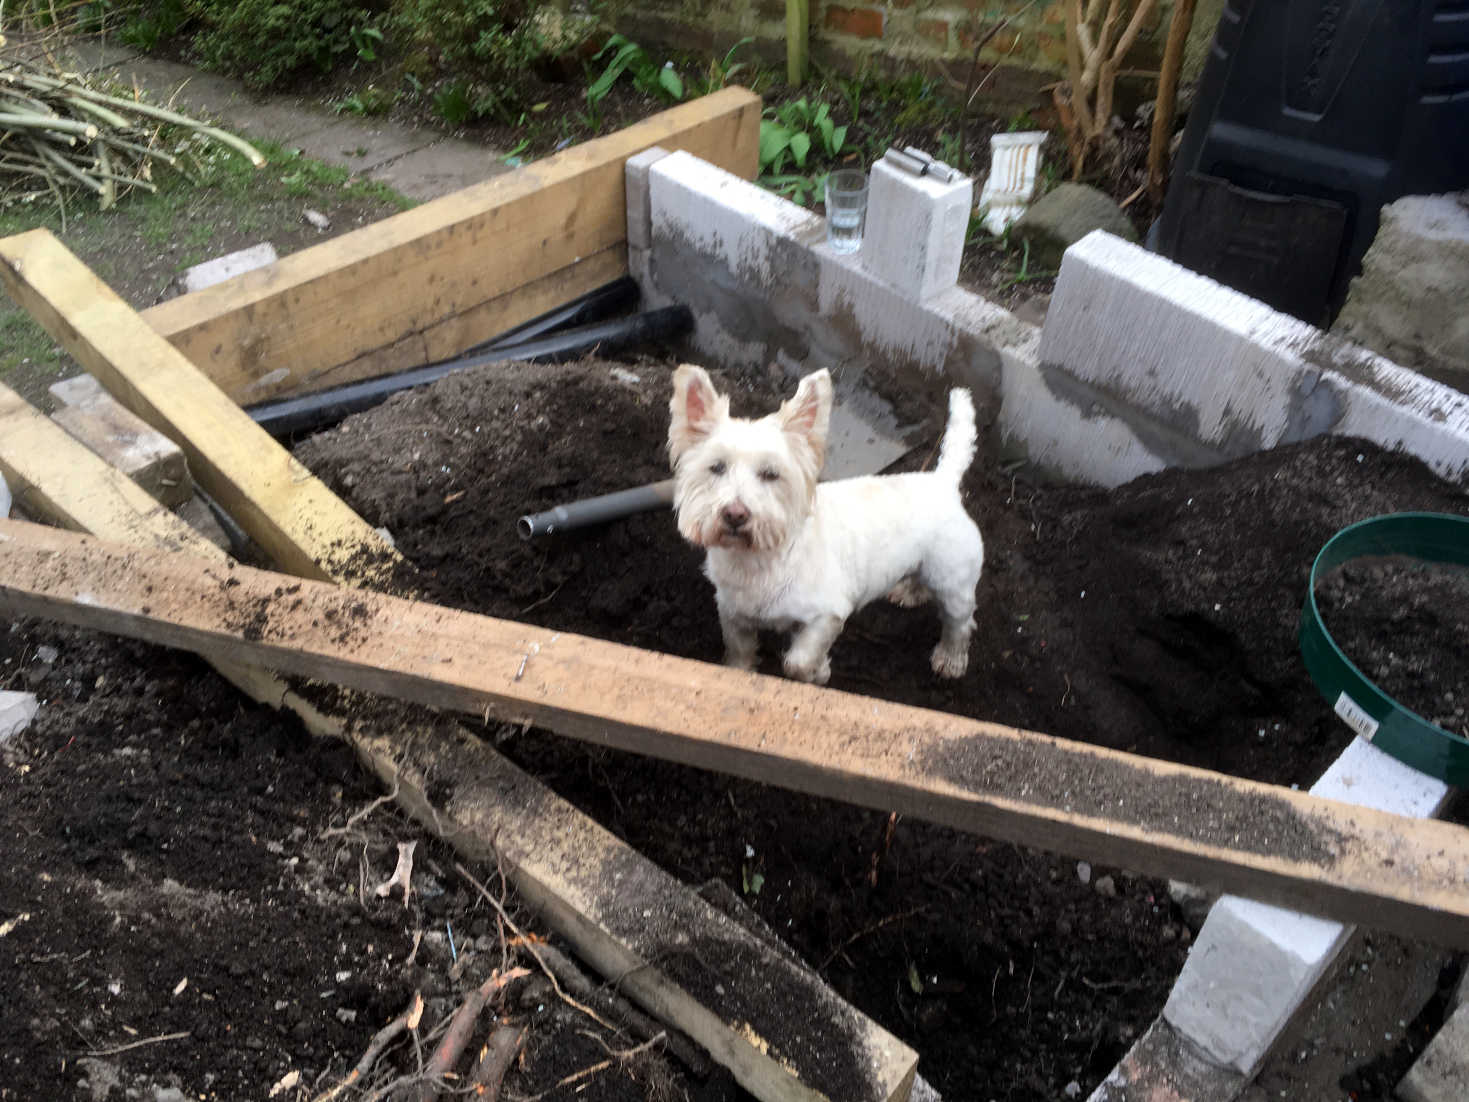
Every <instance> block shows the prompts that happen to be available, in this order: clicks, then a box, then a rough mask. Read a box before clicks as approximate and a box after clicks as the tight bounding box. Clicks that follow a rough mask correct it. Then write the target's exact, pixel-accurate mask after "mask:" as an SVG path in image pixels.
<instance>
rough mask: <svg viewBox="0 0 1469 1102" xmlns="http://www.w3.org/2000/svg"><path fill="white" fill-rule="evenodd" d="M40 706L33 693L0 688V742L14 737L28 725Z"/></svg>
mask: <svg viewBox="0 0 1469 1102" xmlns="http://www.w3.org/2000/svg"><path fill="white" fill-rule="evenodd" d="M40 708H41V706H40V704H38V703H37V702H36V694H35V693H21V692H13V691H11V690H9V689H4V690H0V742H5V741H6V740H7V739H11V738H14V737H15V736H16V735H18V734H20V733H21V732H22V731H24V730H25V729H26V728H27V727H29V726H30V725H31V720H33V719H35V718H36V713H37V712H38V711H40Z"/></svg>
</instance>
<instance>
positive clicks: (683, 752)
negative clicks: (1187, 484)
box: [0, 521, 1469, 946]
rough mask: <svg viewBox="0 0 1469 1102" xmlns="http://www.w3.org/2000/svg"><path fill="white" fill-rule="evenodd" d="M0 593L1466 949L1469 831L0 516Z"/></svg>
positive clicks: (10, 602) (92, 619) (21, 607)
mask: <svg viewBox="0 0 1469 1102" xmlns="http://www.w3.org/2000/svg"><path fill="white" fill-rule="evenodd" d="M0 608H4V609H7V610H9V611H12V612H15V613H20V614H25V615H39V616H50V617H53V618H56V619H61V620H64V621H66V622H69V623H74V624H78V625H81V626H85V627H92V628H99V629H101V630H105V631H113V632H118V633H120V634H124V635H130V636H135V637H140V638H147V639H151V640H154V641H157V642H163V643H167V644H170V645H174V646H181V647H189V648H193V649H199V648H201V647H203V648H213V649H218V648H220V647H222V646H232V647H234V648H235V649H236V651H237V653H238V656H239V658H240V659H241V660H248V661H251V662H256V663H260V664H268V665H272V666H275V667H277V668H280V669H283V670H287V671H289V672H292V673H296V674H300V675H303V676H310V677H318V678H323V679H326V680H332V681H336V682H339V683H341V684H343V685H347V686H349V687H352V688H356V689H360V690H362V691H365V692H371V693H376V694H384V695H391V696H397V697H401V698H403V699H407V700H414V701H417V702H420V703H425V704H429V705H432V706H434V707H438V708H450V709H455V710H458V711H461V712H465V713H468V714H470V715H474V716H483V715H487V714H488V715H493V716H496V717H499V718H501V719H504V720H508V721H511V722H533V723H537V724H539V725H542V726H544V727H547V728H549V729H550V730H553V731H556V732H559V733H561V734H565V735H570V736H572V737H576V738H580V739H584V740H586V741H589V742H594V743H598V744H602V745H609V746H615V747H618V748H620V749H624V750H631V751H634V752H637V753H645V754H651V755H654V756H657V757H663V758H667V759H670V760H673V761H679V762H683V763H686V764H689V765H694V766H699V767H702V768H707V769H717V770H720V771H723V772H728V773H733V774H737V775H740V776H744V777H749V778H751V779H754V780H759V781H764V782H768V783H772V784H777V785H782V786H785V787H788V788H794V789H798V790H800V791H804V792H811V793H815V794H818V795H823V796H829V797H832V798H836V799H841V800H846V801H848V802H852V803H859V804H865V805H867V806H871V807H876V808H881V809H885V810H886V809H892V810H897V811H900V812H903V813H905V814H909V815H915V816H918V817H921V818H926V819H930V820H933V821H936V822H941V823H946V824H949V825H951V826H954V827H958V828H960V829H964V830H969V831H974V832H976V833H979V834H983V835H987V836H990V837H996V838H1002V839H1008V840H1011V841H1014V842H1018V843H1021V844H1025V845H1029V846H1036V847H1040V848H1044V849H1050V850H1054V851H1058V852H1062V853H1070V854H1075V855H1078V856H1082V857H1086V858H1087V859H1089V860H1093V861H1101V862H1104V863H1109V864H1118V865H1122V866H1124V867H1128V868H1134V869H1137V870H1139V871H1142V872H1146V873H1151V874H1154V875H1159V876H1177V877H1181V878H1184V879H1188V880H1191V881H1195V882H1201V883H1205V884H1211V885H1214V886H1217V887H1220V888H1222V889H1224V890H1228V891H1232V892H1236V893H1238V894H1241V895H1246V896H1251V897H1255V898H1260V899H1265V900H1268V901H1270V902H1274V903H1279V904H1283V905H1285V906H1289V907H1293V908H1295V909H1297V910H1301V911H1306V912H1311V913H1317V914H1322V915H1325V916H1328V917H1331V918H1335V919H1338V920H1341V921H1345V922H1353V923H1361V924H1363V925H1368V926H1377V927H1383V928H1387V929H1390V930H1393V931H1394V932H1397V933H1401V934H1406V935H1410V936H1414V937H1424V938H1428V939H1433V940H1440V941H1444V942H1447V943H1451V944H1455V945H1458V946H1469V831H1466V830H1465V829H1464V828H1462V827H1459V826H1456V825H1453V824H1448V823H1443V822H1439V821H1435V820H1414V819H1407V818H1404V817H1402V816H1396V815H1389V814H1385V813H1382V812H1377V811H1373V810H1370V809H1367V808H1362V807H1356V806H1353V805H1349V804H1341V803H1336V802H1334V801H1330V800H1323V799H1320V798H1317V797H1314V796H1311V795H1309V794H1308V793H1304V792H1296V791H1292V790H1290V789H1285V788H1280V787H1276V786H1273V785H1264V784H1259V783H1255V782H1250V781H1244V780H1240V779H1237V778H1234V777H1228V776H1223V775H1220V774H1216V773H1210V772H1208V771H1205V770H1201V769H1193V768H1188V767H1184V766H1178V765H1172V764H1169V763H1166V762H1161V761H1155V760H1152V759H1148V758H1139V757H1136V756H1133V755H1129V754H1123V753H1118V752H1115V751H1110V750H1106V749H1102V748H1099V747H1092V746H1084V745H1080V744H1076V743H1068V742H1064V741H1062V740H1059V739H1054V738H1049V737H1047V736H1044V735H1038V734H1034V733H1031V732H1026V731H1018V730H1014V729H1012V728H1006V727H1000V726H997V725H995V724H988V723H982V722H979V721H976V720H971V719H967V718H964V717H961V716H954V715H949V714H945V713H941V712H933V711H927V710H924V709H920V708H913V707H907V706H902V705H896V704H888V703H883V702H879V701H875V700H872V699H870V698H867V697H861V696H854V695H851V694H847V693H840V692H834V691H832V690H828V689H820V688H815V687H812V686H808V685H802V684H798V683H794V682H788V681H784V680H780V679H777V678H771V677H763V676H760V675H756V674H749V673H742V672H738V671H734V670H728V669H724V668H722V667H715V666H709V665H706V664H704V663H700V662H693V661H690V660H687V659H681V658H675V657H672V656H670V655H664V654H657V653H654V652H651V651H644V650H639V649H637V648H633V647H625V646H619V645H617V644H613V643H607V642H603V641H600V640H596V639H589V638H585V637H582V636H577V635H571V634H567V633H561V632H554V631H549V630H546V629H541V628H535V627H531V626H528V625H524V624H517V623H512V622H507V621H501V620H494V619H491V618H488V617H484V616H476V615H473V614H470V613H466V612H460V611H457V610H454V609H447V608H441V607H438V606H434V605H428V604H418V603H413V602H409V601H405V600H402V599H398V598H392V597H387V596H383V595H380V594H374V593H365V592H344V591H343V590H341V589H339V588H337V587H334V586H324V585H321V584H317V583H311V582H299V583H297V582H295V581H294V580H292V579H287V578H283V577H282V576H280V575H277V574H273V573H270V572H266V571H257V570H251V569H247V568H244V567H236V568H234V569H233V570H231V571H229V572H228V574H226V573H224V572H222V571H220V570H219V569H218V568H217V566H211V565H209V564H201V563H200V562H198V561H197V560H194V559H192V558H190V557H188V556H184V555H171V554H161V553H159V552H156V551H146V550H144V551H135V550H131V549H128V548H124V547H119V546H117V545H110V544H101V543H98V542H97V541H95V540H87V539H84V538H82V537H78V536H74V535H69V534H66V533H61V532H53V531H51V530H49V529H37V528H36V527H35V526H32V525H25V524H23V523H20V522H14V521H12V522H8V523H0Z"/></svg>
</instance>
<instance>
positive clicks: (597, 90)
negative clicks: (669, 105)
mask: <svg viewBox="0 0 1469 1102" xmlns="http://www.w3.org/2000/svg"><path fill="white" fill-rule="evenodd" d="M608 53H611V55H612V59H611V60H610V61H608V62H607V67H606V68H605V69H603V70H602V75H601V76H599V77H598V78H597V79H596V80H594V81H592V83H591V84H590V85H588V86H587V103H588V104H590V105H591V106H592V107H594V108H595V107H596V106H597V104H599V103H601V102H602V100H604V99H605V98H606V97H607V93H608V92H610V91H611V90H612V86H613V85H614V84H616V83H617V78H618V77H620V76H622V74H623V73H631V74H632V82H633V87H634V88H636V89H637V90H638V91H639V92H643V93H645V94H650V95H662V96H663V97H664V98H665V99H668V100H671V101H673V102H677V101H679V100H681V99H683V96H684V86H683V78H682V77H680V76H679V75H678V71H677V70H675V69H674V68H673V62H671V61H670V62H668V63H666V64H664V65H659V64H658V63H657V62H656V61H654V60H653V59H652V58H651V57H649V56H648V51H646V50H645V49H643V48H642V47H641V46H639V45H638V44H637V43H636V42H633V41H632V40H630V39H628V38H627V37H625V36H624V35H620V34H614V35H613V36H612V37H611V38H609V39H608V40H607V44H606V45H605V46H603V47H602V48H601V49H600V50H598V51H597V53H596V55H595V56H594V57H593V59H592V60H593V61H600V60H601V59H602V58H603V57H606V56H607V54H608Z"/></svg>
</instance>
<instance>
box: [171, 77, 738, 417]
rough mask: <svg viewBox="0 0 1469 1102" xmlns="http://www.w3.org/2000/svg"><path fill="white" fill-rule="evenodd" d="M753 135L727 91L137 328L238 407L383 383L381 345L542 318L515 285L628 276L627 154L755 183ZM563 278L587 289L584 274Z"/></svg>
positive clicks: (452, 339) (435, 351)
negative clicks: (709, 168) (170, 348)
mask: <svg viewBox="0 0 1469 1102" xmlns="http://www.w3.org/2000/svg"><path fill="white" fill-rule="evenodd" d="M759 136H760V98H759V97H758V96H756V95H754V94H753V93H751V92H749V91H746V90H745V89H743V88H734V87H731V88H726V89H723V90H722V91H719V92H715V93H713V94H712V95H708V96H704V97H702V98H701V99H697V100H693V101H691V102H689V103H686V104H681V105H679V106H677V107H674V108H672V109H670V110H668V111H664V112H661V113H660V114H657V115H654V116H653V117H651V118H649V119H646V120H644V121H643V122H640V123H637V124H635V125H633V126H630V127H627V128H626V129H624V130H620V131H618V132H617V133H615V134H609V135H608V136H606V137H604V138H598V139H595V140H594V141H590V142H585V143H583V144H581V145H577V146H573V147H572V148H570V149H567V150H565V151H564V152H562V153H558V154H555V155H554V156H551V157H548V158H546V159H545V160H543V161H536V162H533V163H532V164H529V165H526V166H525V167H523V168H520V169H517V170H516V171H514V172H510V173H505V174H503V175H500V176H496V177H493V178H492V179H489V180H486V181H484V182H483V183H480V184H476V185H474V186H472V187H468V188H465V189H463V190H462V191H458V192H455V193H454V194H452V195H446V196H444V197H443V198H440V199H436V200H433V201H432V202H429V203H425V204H423V205H422V206H419V207H415V208H413V209H412V210H408V211H404V212H403V213H401V214H397V215H394V216H392V217H391V218H387V219H384V220H383V221H381V222H378V223H375V224H373V225H370V226H364V227H363V228H362V229H360V230H355V231H353V232H351V233H347V234H344V235H342V236H341V237H337V238H333V239H332V240H330V241H326V242H323V243H322V244H320V245H318V246H315V247H313V248H310V249H306V250H303V251H302V252H299V253H295V254H293V255H291V256H287V257H285V258H283V259H281V260H280V261H278V262H277V263H275V264H272V265H270V266H269V267H267V268H263V269H260V270H259V271H255V272H248V273H245V274H243V275H241V276H238V277H236V278H234V279H232V280H230V281H228V282H227V283H223V284H219V285H218V286H216V287H212V288H208V289H206V290H204V291H200V292H198V293H196V294H191V295H185V296H182V297H180V298H177V299H174V300H172V301H170V302H165V303H162V304H160V305H158V306H155V307H153V308H151V309H150V310H147V311H146V312H145V313H144V318H145V320H146V321H147V322H148V323H149V324H150V325H152V326H153V327H154V328H155V329H156V330H157V331H158V332H159V333H161V334H162V335H163V336H165V337H167V338H168V339H169V340H170V341H172V342H173V343H174V345H175V347H177V348H178V349H179V350H180V351H181V352H183V353H184V355H186V356H187V357H188V358H189V359H191V360H193V361H194V363H196V364H198V365H199V367H200V368H201V369H202V370H203V371H204V373H205V374H206V375H207V376H209V377H210V378H211V379H213V380H214V382H216V383H217V384H218V385H219V386H220V387H222V388H223V389H224V391H225V392H226V393H227V394H229V395H230V396H231V397H233V398H234V399H235V400H236V401H238V402H241V403H242V404H248V403H249V402H252V401H259V400H261V399H264V398H267V397H270V395H271V394H272V393H275V392H278V391H280V390H282V389H290V390H292V391H299V390H301V389H303V388H304V389H310V388H311V387H312V386H317V387H319V386H321V385H324V384H325V382H326V380H327V379H328V378H330V381H331V382H334V383H340V382H348V381H352V380H353V379H356V378H365V377H367V376H368V375H370V374H374V373H379V374H380V373H381V371H382V367H383V361H382V360H381V359H380V358H378V357H376V356H375V355H374V354H375V353H377V352H378V350H380V349H385V348H391V347H393V346H396V345H398V344H400V343H401V342H404V341H412V340H415V339H419V338H420V337H421V338H422V340H423V341H424V351H425V353H426V356H425V358H424V359H420V360H419V361H418V362H420V363H422V362H426V361H427V360H432V359H442V358H445V357H448V356H452V355H454V354H455V353H457V352H458V351H460V350H461V349H463V348H464V347H466V346H468V345H470V344H473V343H475V342H476V341H479V340H484V339H488V338H489V337H491V336H493V335H494V334H495V333H497V332H500V331H502V330H503V329H505V328H508V327H509V326H511V325H516V324H519V323H520V322H522V321H525V320H528V319H529V318H531V317H533V316H535V314H537V313H540V312H543V311H544V310H545V309H546V305H545V302H546V297H547V296H546V295H545V294H544V293H537V292H536V291H534V290H531V291H529V292H528V293H527V294H526V295H525V296H524V299H523V301H522V299H521V298H520V297H519V296H518V295H517V294H516V292H517V291H518V289H519V288H522V287H524V286H526V285H527V284H532V283H534V282H535V281H538V280H541V279H544V278H547V277H551V276H554V275H555V274H556V273H558V272H563V271H564V270H565V269H568V268H571V269H575V268H576V267H578V266H579V265H584V264H588V263H593V262H594V261H593V259H592V258H598V257H600V256H601V254H603V253H605V252H607V251H608V250H614V256H615V259H609V258H605V257H603V258H601V259H600V260H598V261H595V263H596V264H598V265H599V266H598V267H597V268H596V271H597V272H598V273H600V274H605V273H606V272H607V271H609V270H610V268H609V267H608V265H609V264H612V266H614V267H615V266H616V264H620V265H621V266H622V270H624V271H625V270H626V248H625V242H626V239H627V201H626V197H625V194H626V189H625V184H624V180H623V162H625V161H626V160H627V158H628V157H630V156H632V155H633V154H636V153H639V152H641V151H642V150H644V149H647V148H649V147H650V146H654V145H658V146H662V147H663V148H665V149H668V150H670V151H673V150H678V149H684V150H688V151H689V152H690V153H693V154H695V155H696V156H699V157H702V158H704V159H705V160H708V161H710V162H712V163H713V164H717V165H719V166H720V167H722V168H725V169H727V170H729V171H731V172H734V173H737V174H739V175H741V176H744V177H745V178H746V179H754V177H755V173H756V170H757V167H758V160H759ZM619 274H620V273H619ZM564 278H566V279H568V280H569V281H570V282H571V283H572V284H575V285H585V286H588V287H589V286H592V285H595V284H594V283H593V282H592V280H593V279H594V278H596V277H595V276H593V275H592V274H591V272H590V271H589V272H588V273H586V274H581V275H570V274H568V275H566V276H565V277H564ZM609 278H610V277H609ZM599 281H600V282H606V280H605V279H602V280H599ZM563 301H564V300H563ZM359 360H360V361H362V363H360V364H359V365H358V366H357V367H356V368H352V367H349V366H348V365H350V364H352V363H353V362H354V361H359ZM392 366H394V367H401V366H408V364H407V363H403V362H401V361H392ZM359 372H361V373H360V374H359Z"/></svg>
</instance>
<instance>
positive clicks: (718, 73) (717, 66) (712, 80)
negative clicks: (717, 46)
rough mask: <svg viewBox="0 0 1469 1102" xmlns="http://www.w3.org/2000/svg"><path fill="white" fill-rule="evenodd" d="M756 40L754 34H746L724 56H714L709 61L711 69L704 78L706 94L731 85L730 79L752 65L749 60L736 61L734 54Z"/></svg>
mask: <svg viewBox="0 0 1469 1102" xmlns="http://www.w3.org/2000/svg"><path fill="white" fill-rule="evenodd" d="M754 41H755V37H754V35H746V36H745V37H744V38H742V39H740V40H739V41H738V42H736V43H735V44H734V45H733V46H731V47H730V48H729V49H728V50H727V51H725V54H724V57H722V58H714V59H712V60H711V61H710V62H709V70H708V73H707V75H706V76H705V78H704V92H705V94H708V93H709V92H717V91H719V90H720V89H721V88H727V87H729V83H730V81H732V80H734V78H735V77H737V76H739V75H740V74H741V73H743V72H744V71H745V70H746V69H749V68H751V67H752V66H751V64H750V62H748V61H736V60H735V59H734V55H735V54H736V53H737V52H738V51H739V49H740V48H741V47H742V46H749V45H750V44H752V43H753V42H754Z"/></svg>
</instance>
